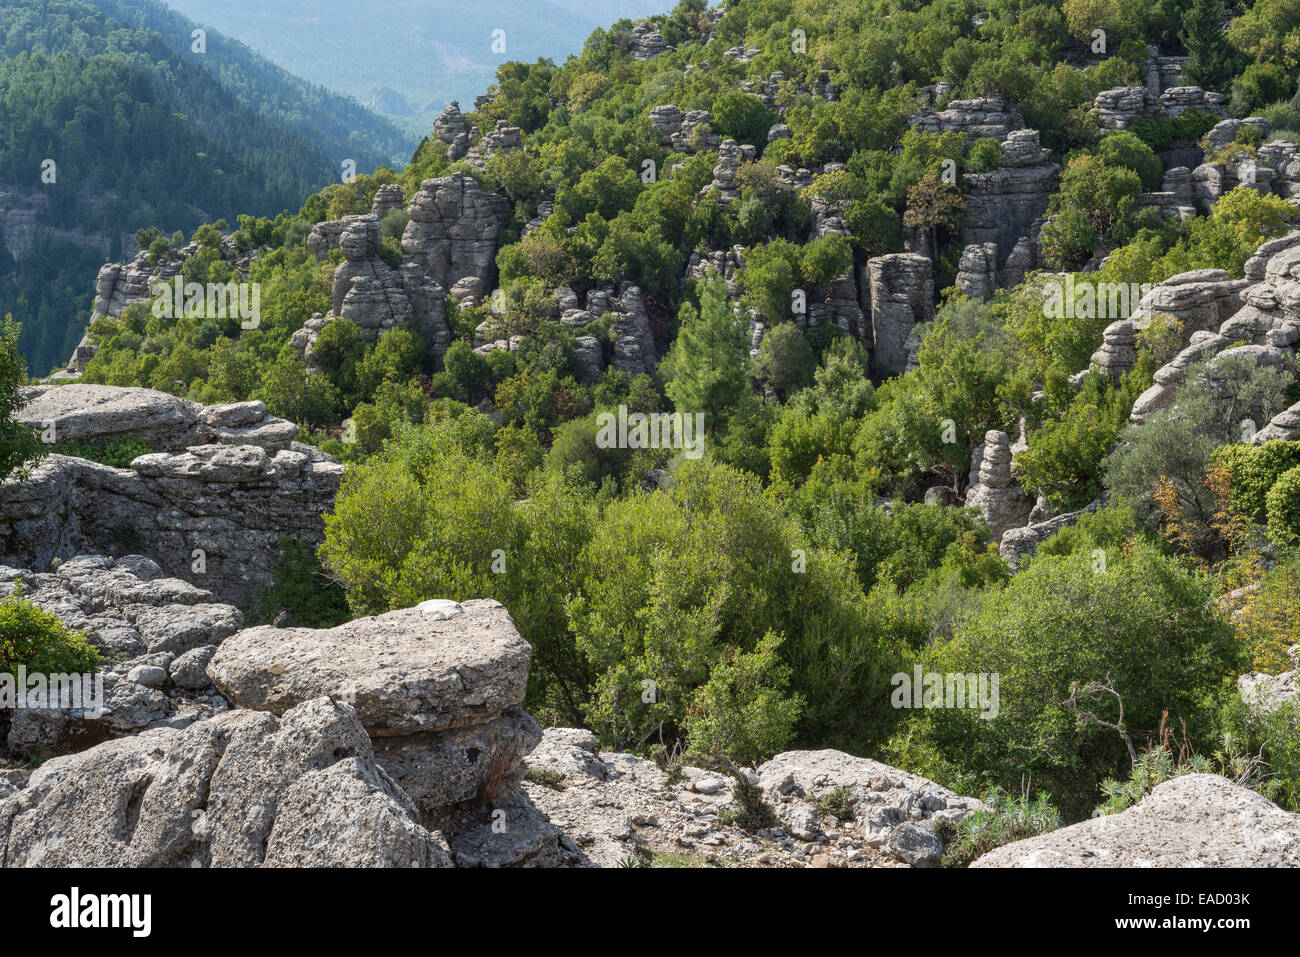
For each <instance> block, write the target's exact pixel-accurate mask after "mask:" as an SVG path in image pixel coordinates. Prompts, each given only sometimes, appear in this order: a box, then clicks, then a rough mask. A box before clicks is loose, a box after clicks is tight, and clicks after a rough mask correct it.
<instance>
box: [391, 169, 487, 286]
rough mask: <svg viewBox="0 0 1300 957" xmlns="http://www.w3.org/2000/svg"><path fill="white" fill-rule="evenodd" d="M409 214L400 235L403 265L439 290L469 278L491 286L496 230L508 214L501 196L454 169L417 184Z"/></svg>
mask: <svg viewBox="0 0 1300 957" xmlns="http://www.w3.org/2000/svg"><path fill="white" fill-rule="evenodd" d="M408 212H409V213H410V217H411V218H410V221H409V222H408V223H407V225H406V232H405V233H403V234H402V251H403V253H404V256H405V262H406V263H414V264H415V265H416V266H418V267H419V269H420V271H421V272H422V273H423V274H424V275H426V276H427V277H428V278H430V279H432V280H433V281H434V282H436V283H437V284H438V285H439V286H441V287H442V288H443V289H450V288H451V287H452V286H453V285H455V284H456V283H457V282H459V281H460V280H462V279H464V278H466V277H467V276H475V277H477V278H478V279H479V281H480V282H482V283H483V288H485V289H491V288H493V286H494V284H495V280H496V268H495V258H496V239H497V233H498V232H499V231H500V230H501V228H502V227H503V226H505V224H506V222H507V221H508V220H509V218H510V201H509V200H508V199H506V197H505V196H501V195H497V194H493V195H488V194H486V193H484V192H483V191H482V190H481V189H480V188H479V185H478V183H476V182H475V181H474V180H473V179H471V178H469V177H466V176H464V175H462V174H460V173H455V174H453V175H451V176H442V177H439V178H437V179H427V180H425V181H424V182H423V183H421V184H420V190H419V192H417V193H416V194H415V197H414V198H413V199H412V200H411V205H410V208H409V210H408Z"/></svg>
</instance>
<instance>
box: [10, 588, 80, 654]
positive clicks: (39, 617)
mask: <svg viewBox="0 0 1300 957" xmlns="http://www.w3.org/2000/svg"><path fill="white" fill-rule="evenodd" d="M19 665H23V666H25V667H26V668H27V670H28V672H31V673H38V672H39V673H42V674H74V673H88V672H95V671H98V670H99V666H100V656H99V652H98V651H97V650H96V649H95V647H94V646H93V645H91V644H90V642H89V641H88V640H87V639H86V637H85V636H84V635H82V634H79V633H78V632H75V631H71V630H70V629H69V628H68V627H67V626H66V625H64V624H63V622H61V621H59V619H58V618H57V617H56V616H55V615H52V614H51V613H50V612H48V611H44V610H43V609H41V608H38V607H37V606H35V605H33V604H32V603H31V602H28V601H24V600H23V598H22V593H21V591H20V592H19V593H17V594H14V595H10V596H9V597H8V598H6V599H5V600H4V601H2V602H0V673H3V674H16V673H17V669H18V666H19Z"/></svg>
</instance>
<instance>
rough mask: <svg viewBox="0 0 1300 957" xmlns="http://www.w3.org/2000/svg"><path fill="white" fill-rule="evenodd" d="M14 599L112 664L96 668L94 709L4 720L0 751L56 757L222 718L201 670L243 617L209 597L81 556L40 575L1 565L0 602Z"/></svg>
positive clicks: (60, 706) (67, 706) (142, 571)
mask: <svg viewBox="0 0 1300 957" xmlns="http://www.w3.org/2000/svg"><path fill="white" fill-rule="evenodd" d="M15 594H20V595H21V597H22V599H23V600H24V601H28V602H31V603H32V604H34V605H36V606H37V607H39V608H42V609H44V610H45V611H48V612H50V613H51V614H54V615H57V616H58V617H59V620H60V621H62V622H63V623H64V624H65V625H66V626H67V627H68V628H71V629H73V630H75V631H77V632H79V633H80V634H82V635H84V636H86V638H87V639H88V640H89V641H90V643H91V644H92V645H93V646H95V648H97V649H98V650H99V651H100V652H101V653H102V654H103V655H104V656H105V657H106V658H107V660H109V661H110V662H112V663H111V664H109V665H107V666H105V668H104V669H103V695H104V697H103V700H102V702H99V704H98V707H96V706H95V705H94V704H93V703H92V702H89V701H85V700H82V701H81V702H79V703H78V702H73V701H71V700H69V701H65V702H63V703H60V702H58V701H51V702H48V703H47V706H45V707H30V708H20V709H18V710H15V711H12V712H10V714H9V719H10V720H9V721H8V732H7V735H6V736H5V737H4V738H3V739H0V750H7V751H8V753H9V754H10V755H18V756H30V755H41V756H49V755H51V754H64V753H68V752H71V751H78V750H81V749H84V748H86V747H89V746H90V745H93V744H95V743H97V742H99V741H103V740H106V739H108V738H112V737H119V736H121V735H125V734H134V733H137V732H139V731H141V730H144V729H146V728H155V727H168V728H184V727H187V726H188V725H190V724H192V723H193V722H194V721H196V720H202V719H204V718H207V717H211V716H212V715H213V714H215V713H219V712H221V711H224V710H226V707H227V705H226V702H225V700H224V699H223V698H221V697H220V695H218V694H217V692H216V689H215V688H214V687H212V683H211V682H210V681H209V680H208V679H207V676H206V674H204V673H203V671H202V669H203V665H205V664H206V662H207V658H208V657H210V656H211V654H212V652H213V651H214V650H215V647H216V645H217V644H219V643H220V642H221V641H223V640H225V639H226V638H227V637H229V636H230V635H232V634H234V633H235V632H236V631H238V630H239V629H240V628H241V627H242V626H243V623H244V618H243V615H241V614H240V612H239V611H238V610H237V609H236V608H234V607H232V606H230V605H225V604H221V603H219V602H217V601H216V599H215V597H214V596H213V595H212V593H211V592H207V591H204V590H203V589H200V588H196V587H194V586H193V585H191V584H188V583H187V582H183V581H180V580H179V579H175V578H166V577H164V575H163V571H162V569H161V568H159V567H158V565H157V564H156V563H155V562H153V561H150V560H149V559H148V558H145V557H144V556H142V555H129V556H125V557H123V558H120V559H117V560H114V559H111V558H105V557H103V556H80V557H77V558H74V559H72V560H70V561H66V562H63V563H61V564H60V565H58V566H57V568H56V570H54V571H53V572H50V573H48V574H45V573H40V572H33V571H28V570H24V569H18V568H9V567H6V566H3V565H0V600H3V599H4V598H7V597H9V596H12V595H15ZM74 705H75V706H74ZM100 709H102V711H103V713H102V714H101V713H98V712H99V710H100Z"/></svg>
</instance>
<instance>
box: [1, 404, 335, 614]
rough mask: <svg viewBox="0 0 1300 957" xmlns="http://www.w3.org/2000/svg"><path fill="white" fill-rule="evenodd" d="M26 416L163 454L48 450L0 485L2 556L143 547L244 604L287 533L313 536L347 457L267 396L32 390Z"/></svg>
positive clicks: (42, 563) (168, 567)
mask: <svg viewBox="0 0 1300 957" xmlns="http://www.w3.org/2000/svg"><path fill="white" fill-rule="evenodd" d="M30 395H31V402H30V403H29V404H28V405H27V407H26V408H25V409H23V410H22V412H21V414H20V418H21V420H22V421H23V422H25V423H26V424H30V425H32V426H33V427H35V428H38V429H42V428H45V427H46V426H47V425H48V424H49V423H53V425H52V428H53V431H54V434H55V437H56V438H57V439H58V440H59V441H77V442H86V441H95V440H99V439H112V438H120V437H123V436H127V435H134V436H137V437H140V438H142V439H144V440H145V441H147V442H148V443H149V444H150V445H151V446H152V447H153V448H155V449H158V450H159V451H157V452H155V453H152V454H148V455H142V456H140V457H139V458H137V459H135V461H133V462H132V463H131V467H130V468H127V469H118V468H113V467H111V466H108V465H101V464H99V463H96V462H90V461H87V460H84V459H78V458H70V457H68V456H64V455H51V456H49V457H48V458H46V459H45V460H44V461H42V462H41V463H40V464H39V465H38V466H36V467H35V468H34V469H33V470H32V472H31V475H30V477H29V478H28V479H27V480H26V481H21V482H20V481H17V480H15V479H12V478H11V479H9V480H7V481H5V482H4V484H3V485H0V563H3V564H6V565H10V566H13V567H18V568H34V569H46V568H49V567H50V562H51V561H53V560H54V559H56V558H57V559H62V560H68V559H71V558H74V557H75V556H77V555H81V554H110V555H111V554H124V553H126V552H138V553H141V554H144V555H147V556H148V557H149V558H151V559H152V560H153V561H155V562H157V563H158V565H159V566H160V567H161V568H162V569H163V570H164V572H165V573H166V574H167V575H171V576H174V577H177V578H182V579H185V580H187V581H194V582H196V583H197V584H199V585H201V586H202V587H203V588H205V589H208V590H210V591H211V592H212V593H213V594H215V595H217V596H219V597H220V598H221V599H222V600H225V601H231V602H234V603H237V604H238V603H241V602H243V601H246V600H248V599H250V598H251V597H252V596H253V595H254V594H255V593H256V590H257V588H258V587H259V586H261V585H264V584H266V583H267V582H269V581H270V574H271V570H272V568H274V566H275V564H276V562H277V561H278V559H279V552H278V542H279V538H280V536H282V535H289V536H292V537H294V538H298V539H301V540H303V541H307V542H318V541H320V540H321V537H322V534H323V523H322V518H321V516H322V515H323V514H324V513H325V511H327V510H328V509H329V508H330V507H331V505H332V504H333V501H334V496H335V494H336V492H337V490H338V483H339V479H340V477H341V475H342V471H343V469H342V466H340V465H339V464H338V463H337V462H335V461H334V460H333V459H332V458H330V457H329V456H328V455H325V454H324V453H323V452H320V451H319V450H317V449H315V448H312V447H310V446H306V445H302V444H301V443H298V442H296V441H295V437H296V435H297V432H298V429H297V426H295V425H294V424H293V423H291V422H286V421H285V420H283V419H277V418H274V417H273V416H269V415H267V414H266V408H265V406H264V405H263V404H262V403H260V402H243V403H236V404H234V405H225V406H210V407H203V406H200V405H198V404H197V403H193V402H188V401H186V400H184V399H179V398H176V397H174V396H167V395H165V394H163V393H158V392H154V391H152V390H149V389H123V388H117V387H113V386H92V385H67V386H59V387H45V388H37V389H34V390H32V391H31V393H30Z"/></svg>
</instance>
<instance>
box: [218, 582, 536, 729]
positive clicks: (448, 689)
mask: <svg viewBox="0 0 1300 957" xmlns="http://www.w3.org/2000/svg"><path fill="white" fill-rule="evenodd" d="M531 656H532V650H531V649H530V648H529V646H528V644H527V643H526V642H525V641H524V640H523V639H522V638H521V637H520V636H519V632H518V630H517V629H516V628H515V624H514V621H513V620H511V618H510V613H509V612H507V611H506V609H505V607H504V606H502V605H501V604H499V603H498V602H495V601H491V600H486V599H482V600H475V601H467V602H465V603H463V604H457V603H455V602H437V601H435V602H425V603H423V604H421V605H417V606H416V607H414V608H407V609H403V610H401V611H393V612H388V613H387V614H385V615H380V616H377V617H369V618H359V619H357V620H356V621H351V622H348V623H347V624H345V625H340V626H338V627H337V628H328V629H319V630H312V629H308V628H273V627H269V626H268V627H260V628H250V629H248V630H246V631H243V632H240V633H239V634H238V635H235V636H234V637H233V638H230V639H229V640H227V641H226V642H224V643H223V644H222V646H221V647H220V648H219V649H218V650H217V653H216V655H215V656H214V657H213V659H212V661H211V662H210V663H209V665H208V674H209V675H210V676H211V677H212V679H213V681H214V682H215V683H216V685H217V687H218V688H219V689H220V690H221V692H222V693H223V694H224V695H225V696H226V697H227V698H228V699H229V700H230V701H231V702H232V703H234V704H236V705H239V706H240V707H244V708H253V709H256V710H259V711H270V712H272V713H275V714H283V713H284V712H285V711H287V710H289V709H290V708H293V707H294V706H296V705H298V704H300V703H302V702H303V701H309V700H311V699H313V698H318V697H320V696H322V695H331V696H335V697H339V698H346V700H348V701H349V702H352V703H353V704H354V706H355V708H356V712H357V717H358V719H359V720H360V721H361V723H362V724H363V725H364V726H365V728H366V730H367V731H369V732H370V734H372V735H374V736H378V737H384V736H393V735H409V734H416V733H420V732H425V731H442V730H446V729H449V728H457V727H463V726H467V725H474V724H480V723H482V722H484V721H486V720H490V719H492V718H495V717H496V716H498V715H500V714H502V713H504V712H506V711H509V710H510V709H512V708H516V707H518V706H519V705H520V704H522V703H523V700H524V690H525V685H526V683H527V679H528V664H529V660H530V658H531Z"/></svg>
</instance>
